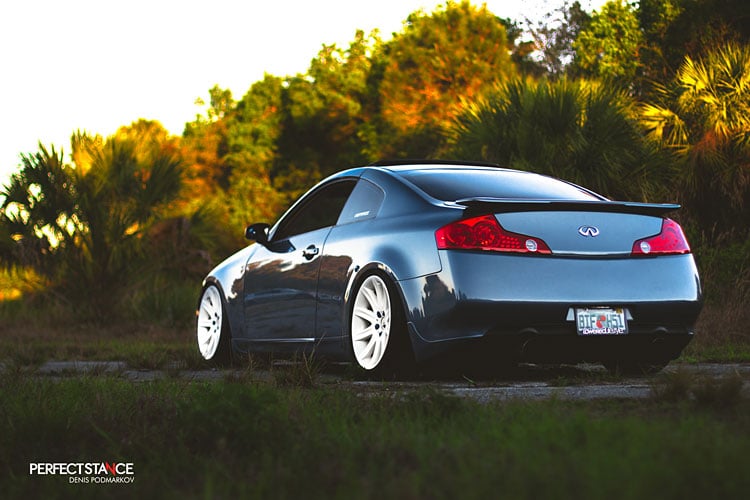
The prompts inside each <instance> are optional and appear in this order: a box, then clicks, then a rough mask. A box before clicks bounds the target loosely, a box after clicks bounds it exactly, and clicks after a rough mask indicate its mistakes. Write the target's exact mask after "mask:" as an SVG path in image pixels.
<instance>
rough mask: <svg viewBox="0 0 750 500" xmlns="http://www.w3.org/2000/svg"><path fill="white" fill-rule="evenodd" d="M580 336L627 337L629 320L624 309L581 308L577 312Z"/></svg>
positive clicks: (577, 326)
mask: <svg viewBox="0 0 750 500" xmlns="http://www.w3.org/2000/svg"><path fill="white" fill-rule="evenodd" d="M575 322H576V331H577V332H578V335H580V336H586V337H589V336H600V335H605V336H608V335H627V333H628V318H627V314H626V311H625V309H624V308H622V307H580V308H576V310H575Z"/></svg>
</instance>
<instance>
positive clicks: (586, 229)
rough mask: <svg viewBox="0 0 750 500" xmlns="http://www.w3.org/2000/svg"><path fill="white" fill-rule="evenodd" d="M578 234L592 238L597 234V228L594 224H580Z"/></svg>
mask: <svg viewBox="0 0 750 500" xmlns="http://www.w3.org/2000/svg"><path fill="white" fill-rule="evenodd" d="M578 234H580V235H581V236H586V237H589V236H590V237H592V238H594V237H596V236H599V228H598V227H595V226H581V227H579V228H578Z"/></svg>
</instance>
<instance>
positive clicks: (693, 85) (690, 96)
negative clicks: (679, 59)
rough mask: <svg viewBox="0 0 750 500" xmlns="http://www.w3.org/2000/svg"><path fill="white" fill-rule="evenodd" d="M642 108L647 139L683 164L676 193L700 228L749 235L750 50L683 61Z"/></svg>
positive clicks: (730, 48) (734, 48) (724, 50)
mask: <svg viewBox="0 0 750 500" xmlns="http://www.w3.org/2000/svg"><path fill="white" fill-rule="evenodd" d="M659 91H660V93H659V94H658V96H657V98H658V99H657V100H656V101H655V102H652V103H646V104H644V105H643V106H642V108H641V115H642V118H641V119H642V122H643V123H644V125H645V126H646V127H647V128H648V130H649V134H650V136H651V137H652V138H653V139H655V140H656V141H658V142H659V143H660V144H663V145H665V146H667V147H669V148H671V149H673V150H674V151H676V153H677V154H678V155H679V157H680V158H681V160H682V162H683V163H682V169H681V177H680V186H679V187H680V188H681V194H682V197H683V199H684V201H685V203H686V204H687V205H688V206H689V208H690V209H691V213H692V214H693V216H694V217H695V218H696V219H697V220H698V221H699V222H700V223H701V225H702V227H703V228H710V227H712V226H714V225H717V226H718V227H717V229H718V230H729V229H738V228H739V229H743V230H747V229H748V221H749V220H750V46H748V45H744V46H740V45H735V44H729V45H726V46H724V47H720V48H717V49H714V50H711V51H709V52H708V53H707V54H706V55H705V56H704V57H702V58H699V59H693V58H691V57H689V56H688V57H686V58H685V60H684V62H683V64H682V66H681V67H680V69H679V70H678V72H677V75H676V77H675V80H674V82H673V83H672V84H671V85H669V86H662V87H659Z"/></svg>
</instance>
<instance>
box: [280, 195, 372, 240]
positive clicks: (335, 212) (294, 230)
mask: <svg viewBox="0 0 750 500" xmlns="http://www.w3.org/2000/svg"><path fill="white" fill-rule="evenodd" d="M356 182H357V181H355V180H342V181H336V182H333V183H332V184H328V185H327V186H324V187H322V188H320V189H318V190H317V191H315V192H314V193H312V194H311V195H310V196H309V197H308V198H307V199H306V200H304V201H303V202H302V203H301V204H300V205H299V206H297V207H296V208H295V209H294V211H293V212H291V213H290V214H289V215H287V216H286V217H285V218H284V220H283V221H281V224H280V225H279V229H278V230H277V231H276V233H275V234H274V236H273V239H274V240H277V241H278V240H283V239H286V238H289V237H290V236H294V235H297V234H303V233H308V232H310V231H315V230H316V229H321V228H324V227H328V226H333V225H334V224H336V221H337V220H338V218H339V215H340V214H341V209H342V208H343V207H344V204H345V203H346V200H347V198H349V195H350V194H351V192H352V189H354V185H355V184H356Z"/></svg>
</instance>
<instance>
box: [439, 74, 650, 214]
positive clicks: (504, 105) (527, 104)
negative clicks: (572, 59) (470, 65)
mask: <svg viewBox="0 0 750 500" xmlns="http://www.w3.org/2000/svg"><path fill="white" fill-rule="evenodd" d="M634 106H635V101H634V100H633V99H632V98H631V97H629V96H628V95H626V94H625V93H624V92H622V91H619V90H615V89H613V88H612V87H611V86H606V85H603V84H600V83H596V82H587V81H569V80H567V79H561V80H558V81H554V82H549V81H545V80H542V81H540V82H534V81H531V80H513V81H510V82H508V83H505V84H503V85H501V86H500V87H499V88H498V89H497V91H496V92H495V93H493V94H491V95H490V96H488V97H487V98H486V99H485V100H483V101H481V102H479V103H477V104H475V105H474V106H472V107H471V108H469V109H468V110H467V111H466V112H465V113H464V114H462V115H460V116H459V117H458V119H457V120H456V122H455V126H454V128H453V133H452V141H451V144H452V148H451V149H450V152H451V153H452V154H453V155H454V156H456V157H458V158H462V159H467V160H484V161H490V162H495V163H499V164H501V165H507V166H510V167H513V168H518V169H521V170H530V171H535V172H540V173H544V174H548V175H552V176H556V177H560V178H563V179H567V180H569V181H572V182H575V183H577V184H580V185H582V186H586V187H588V188H591V189H593V190H595V191H598V192H600V193H602V194H604V195H608V196H610V197H614V198H625V199H627V198H630V199H646V198H648V197H649V195H650V194H652V193H653V191H654V189H655V183H656V182H655V181H656V180H657V177H658V175H659V174H660V173H659V172H658V170H657V169H656V166H657V165H658V164H659V158H658V154H657V152H656V151H654V150H653V149H652V148H650V147H649V145H648V144H647V143H646V141H645V140H643V137H642V135H641V130H640V128H639V125H638V122H637V120H636V119H635V118H636V117H635V112H634Z"/></svg>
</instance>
